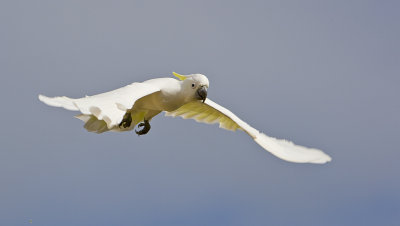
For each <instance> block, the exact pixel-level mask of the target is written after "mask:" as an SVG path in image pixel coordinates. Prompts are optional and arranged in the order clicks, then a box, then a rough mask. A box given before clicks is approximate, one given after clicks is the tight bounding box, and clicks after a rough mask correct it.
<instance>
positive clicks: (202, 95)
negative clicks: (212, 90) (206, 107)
mask: <svg viewBox="0 0 400 226" xmlns="http://www.w3.org/2000/svg"><path fill="white" fill-rule="evenodd" d="M196 97H197V99H199V100H203V103H204V101H206V98H207V87H205V86H202V87H200V88H199V89H198V90H197V93H196Z"/></svg>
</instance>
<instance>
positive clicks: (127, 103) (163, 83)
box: [39, 72, 331, 164]
mask: <svg viewBox="0 0 400 226" xmlns="http://www.w3.org/2000/svg"><path fill="white" fill-rule="evenodd" d="M173 75H175V76H176V77H177V78H178V79H179V80H178V79H174V78H156V79H150V80H147V81H144V82H135V83H132V84H130V85H127V86H125V87H122V88H119V89H116V90H113V91H110V92H106V93H101V94H97V95H94V96H86V97H83V98H78V99H73V98H69V97H65V96H62V97H52V98H51V97H46V96H43V95H39V100H41V101H42V102H44V103H45V104H47V105H50V106H54V107H63V108H65V109H67V110H71V111H80V112H81V113H82V114H79V115H77V116H76V118H78V119H80V120H82V121H84V122H85V125H84V127H85V129H86V130H88V131H90V132H95V133H103V132H106V131H117V132H123V131H130V130H132V129H134V128H135V126H136V125H138V128H141V130H139V131H137V130H136V133H137V134H138V135H144V134H146V133H148V132H149V130H150V121H151V119H152V118H153V117H154V116H156V115H158V114H159V113H161V112H166V114H165V115H166V116H172V117H176V116H180V117H182V118H184V119H188V118H190V119H194V120H196V121H197V122H203V123H207V124H215V123H219V127H220V128H223V129H226V130H231V131H236V130H238V129H239V130H243V131H244V132H245V133H247V134H248V135H249V136H250V137H251V138H253V140H254V141H255V142H256V143H257V144H259V145H260V146H261V147H263V148H264V149H265V150H267V151H269V152H270V153H272V154H273V155H275V156H276V157H278V158H281V159H283V160H286V161H289V162H297V163H320V164H322V163H326V162H329V161H330V160H331V157H329V156H328V155H327V154H325V153H324V152H322V151H321V150H318V149H314V148H307V147H303V146H300V145H296V144H293V143H292V142H290V141H286V140H280V139H276V138H273V137H269V136H267V135H265V134H264V133H261V132H259V131H258V130H256V129H255V128H253V127H251V126H250V125H249V124H247V123H246V122H244V121H242V120H241V119H239V118H238V117H237V116H236V115H234V114H233V113H232V112H231V111H229V110H228V109H226V108H224V107H222V106H220V105H218V104H217V103H215V102H213V101H211V100H210V99H208V98H207V89H208V87H209V82H208V79H207V77H206V76H204V75H202V74H191V75H180V74H178V73H175V72H173Z"/></svg>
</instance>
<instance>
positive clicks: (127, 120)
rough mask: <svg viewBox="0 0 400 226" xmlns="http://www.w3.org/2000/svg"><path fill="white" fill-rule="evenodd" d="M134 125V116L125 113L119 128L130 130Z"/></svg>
mask: <svg viewBox="0 0 400 226" xmlns="http://www.w3.org/2000/svg"><path fill="white" fill-rule="evenodd" d="M131 123H132V116H131V113H130V112H127V113H125V115H124V118H123V119H122V121H121V123H119V125H118V126H119V128H121V127H123V128H128V127H130V126H131Z"/></svg>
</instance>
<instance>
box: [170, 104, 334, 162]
mask: <svg viewBox="0 0 400 226" xmlns="http://www.w3.org/2000/svg"><path fill="white" fill-rule="evenodd" d="M166 116H172V117H176V116H180V117H182V118H184V119H189V118H190V119H194V120H196V121H197V122H203V123H207V124H215V123H219V127H220V128H223V129H227V130H231V131H236V130H237V129H240V130H243V131H244V132H246V133H247V134H248V135H249V136H251V137H252V138H253V139H254V141H255V142H256V143H257V144H259V145H260V146H261V147H263V148H264V149H265V150H267V151H269V152H271V153H272V154H273V155H275V156H277V157H278V158H281V159H283V160H286V161H289V162H298V163H320V164H322V163H326V162H329V161H330V160H331V157H329V156H328V155H327V154H325V153H324V152H322V151H321V150H318V149H314V148H307V147H303V146H299V145H296V144H294V143H292V142H290V141H287V140H280V139H276V138H273V137H269V136H267V135H265V134H264V133H261V132H259V131H258V130H256V129H254V128H253V127H251V126H250V125H249V124H247V123H246V122H244V121H242V120H241V119H240V118H238V117H237V116H236V115H235V114H233V113H232V112H231V111H229V110H228V109H226V108H224V107H222V106H220V105H218V104H217V103H215V102H213V101H211V100H210V99H207V100H206V101H205V102H204V103H202V102H200V101H193V102H190V103H187V104H185V105H183V106H182V107H180V108H178V109H177V110H175V111H172V112H167V113H166Z"/></svg>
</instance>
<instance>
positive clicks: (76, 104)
mask: <svg viewBox="0 0 400 226" xmlns="http://www.w3.org/2000/svg"><path fill="white" fill-rule="evenodd" d="M158 91H160V88H158V87H157V86H155V85H152V84H148V83H139V82H135V83H132V84H130V85H127V86H125V87H122V88H119V89H116V90H113V91H110V92H106V93H101V94H97V95H94V96H86V97H83V98H79V99H73V98H69V97H65V96H63V97H46V96H43V95H39V99H40V100H41V101H42V102H44V103H45V104H47V105H50V106H54V107H63V108H65V109H67V110H71V111H80V112H82V114H83V115H81V116H78V118H80V119H82V120H84V121H85V120H86V121H87V120H89V119H90V118H91V116H95V117H96V118H97V120H100V121H101V120H104V122H105V123H106V126H107V128H108V129H111V128H113V127H114V126H117V125H118V124H119V123H120V122H121V121H122V119H123V117H124V115H125V113H126V110H128V109H131V108H132V106H133V104H134V103H135V102H136V100H138V99H140V98H142V97H144V96H147V95H150V94H152V93H155V92H158Z"/></svg>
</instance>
